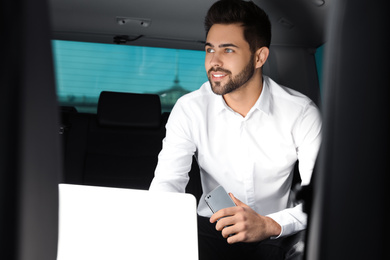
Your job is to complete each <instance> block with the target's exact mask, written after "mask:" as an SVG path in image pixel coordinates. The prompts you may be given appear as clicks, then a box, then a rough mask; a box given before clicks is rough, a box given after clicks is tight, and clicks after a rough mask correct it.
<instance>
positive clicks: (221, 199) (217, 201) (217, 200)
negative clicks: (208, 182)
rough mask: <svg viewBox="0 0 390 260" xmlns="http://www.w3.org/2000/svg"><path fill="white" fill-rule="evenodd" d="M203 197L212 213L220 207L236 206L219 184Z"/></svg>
mask: <svg viewBox="0 0 390 260" xmlns="http://www.w3.org/2000/svg"><path fill="white" fill-rule="evenodd" d="M204 199H205V201H206V204H207V206H209V208H210V209H211V211H212V212H213V213H215V212H217V211H218V210H220V209H224V208H230V207H234V206H236V204H235V203H234V202H233V200H232V198H230V196H229V194H228V193H227V192H226V191H225V189H224V188H223V187H222V186H221V185H219V186H218V187H217V188H215V189H214V190H212V191H211V192H210V193H208V194H207V195H206V197H205V198H204Z"/></svg>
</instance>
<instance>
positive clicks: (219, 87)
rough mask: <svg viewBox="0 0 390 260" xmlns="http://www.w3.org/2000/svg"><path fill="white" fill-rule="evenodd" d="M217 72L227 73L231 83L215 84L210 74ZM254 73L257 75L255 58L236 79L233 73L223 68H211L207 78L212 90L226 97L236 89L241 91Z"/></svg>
mask: <svg viewBox="0 0 390 260" xmlns="http://www.w3.org/2000/svg"><path fill="white" fill-rule="evenodd" d="M217 71H220V72H223V73H226V74H227V75H228V76H229V81H228V82H227V83H226V84H224V85H223V84H221V82H213V81H212V80H211V78H212V76H211V74H210V73H211V72H217ZM254 73H255V64H254V62H253V56H252V57H251V59H250V60H249V62H248V64H247V65H246V66H245V68H244V69H243V70H242V71H241V72H240V73H238V74H237V75H236V76H234V77H232V73H231V71H229V70H226V69H223V68H211V69H210V70H209V71H208V73H207V77H208V79H209V82H210V84H211V89H212V90H213V92H214V93H215V94H217V95H226V94H228V93H231V92H233V91H235V90H236V89H239V88H240V87H241V86H243V85H245V84H246V83H247V82H248V81H249V80H250V79H251V78H252V77H253V74H254Z"/></svg>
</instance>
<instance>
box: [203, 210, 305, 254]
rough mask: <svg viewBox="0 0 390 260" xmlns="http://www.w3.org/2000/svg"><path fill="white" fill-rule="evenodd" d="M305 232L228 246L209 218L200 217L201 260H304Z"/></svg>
mask: <svg viewBox="0 0 390 260" xmlns="http://www.w3.org/2000/svg"><path fill="white" fill-rule="evenodd" d="M302 241H304V232H303V231H301V232H299V233H297V234H294V235H292V236H288V237H284V238H278V239H266V240H264V241H261V242H258V243H236V244H228V243H227V241H226V239H225V238H223V237H222V235H221V232H220V231H217V230H216V229H215V223H214V224H211V223H210V221H209V218H205V217H201V216H198V246H199V260H208V259H212V260H218V259H221V260H222V259H223V260H229V259H232V260H233V259H234V260H244V259H245V260H246V259H248V260H250V259H256V260H259V259H272V260H279V259H302V253H303V242H302Z"/></svg>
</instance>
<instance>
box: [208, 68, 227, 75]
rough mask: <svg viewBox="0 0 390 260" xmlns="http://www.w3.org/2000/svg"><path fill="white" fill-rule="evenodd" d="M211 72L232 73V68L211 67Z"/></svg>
mask: <svg viewBox="0 0 390 260" xmlns="http://www.w3.org/2000/svg"><path fill="white" fill-rule="evenodd" d="M211 72H224V73H226V74H232V73H231V72H230V70H227V69H224V68H211V69H209V71H208V73H211Z"/></svg>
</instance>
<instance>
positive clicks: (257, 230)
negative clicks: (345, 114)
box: [150, 0, 321, 259]
mask: <svg viewBox="0 0 390 260" xmlns="http://www.w3.org/2000/svg"><path fill="white" fill-rule="evenodd" d="M205 27H206V32H207V39H206V44H205V50H206V58H205V68H206V72H207V75H208V78H209V82H206V83H205V84H203V85H202V86H201V88H200V89H199V90H197V91H194V92H192V93H190V94H188V95H185V96H184V97H182V98H180V99H179V100H178V101H177V103H176V105H175V107H174V108H173V110H172V112H171V115H170V117H169V120H168V123H167V125H166V128H167V133H166V137H165V139H164V141H163V149H162V151H161V153H160V155H159V162H158V165H157V168H156V171H155V178H154V179H153V182H152V184H151V187H150V189H151V190H160V191H173V192H184V191H185V187H186V185H187V183H188V180H189V176H188V172H189V171H190V168H191V162H192V156H193V155H195V156H196V158H197V161H198V164H199V167H200V173H201V180H202V188H203V196H202V198H201V200H200V202H199V205H198V214H199V218H198V229H199V254H200V259H222V258H223V259H234V258H235V257H237V256H239V257H252V256H253V257H255V256H256V257H257V256H259V257H260V256H262V257H269V258H268V259H279V258H280V259H283V257H284V254H285V249H283V248H282V247H281V241H283V239H286V238H287V237H289V236H290V235H292V234H295V233H297V232H299V231H301V230H304V229H305V227H306V215H305V214H304V213H303V212H302V209H301V205H297V206H295V207H294V205H292V201H291V200H290V188H291V182H292V172H293V168H294V164H295V162H296V161H297V160H299V170H300V174H301V179H302V184H303V185H307V184H308V183H309V182H310V178H311V173H312V170H313V167H314V163H315V159H316V156H317V153H318V149H319V146H320V138H321V137H320V133H321V119H320V115H319V111H318V109H317V108H316V106H315V105H314V104H313V102H312V101H311V100H310V99H309V98H307V97H306V96H304V95H302V94H300V93H298V92H296V91H294V90H291V89H288V88H285V87H282V86H279V85H278V84H276V83H275V82H274V81H272V80H271V79H270V78H268V77H266V76H263V74H262V66H263V65H264V63H265V62H266V60H267V58H268V54H269V46H270V41H271V25H270V21H269V19H268V16H267V15H266V14H265V13H264V11H263V10H262V9H260V8H259V7H257V6H256V5H255V4H254V3H252V2H246V1H238V0H230V1H229V0H221V1H218V2H216V3H215V4H214V5H213V6H212V7H211V8H210V10H209V11H208V13H207V16H206V19H205ZM218 185H222V186H223V187H224V188H225V189H226V190H227V191H228V192H231V194H230V196H231V197H232V199H233V201H234V202H235V203H236V205H237V206H236V207H232V208H227V209H223V210H220V211H218V212H216V213H215V214H212V212H211V211H210V209H209V208H208V207H207V205H206V203H205V201H204V196H205V194H207V193H208V192H210V191H211V190H213V189H214V188H215V187H217V186H218ZM278 257H279V258H278ZM241 259H242V258H241Z"/></svg>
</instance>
